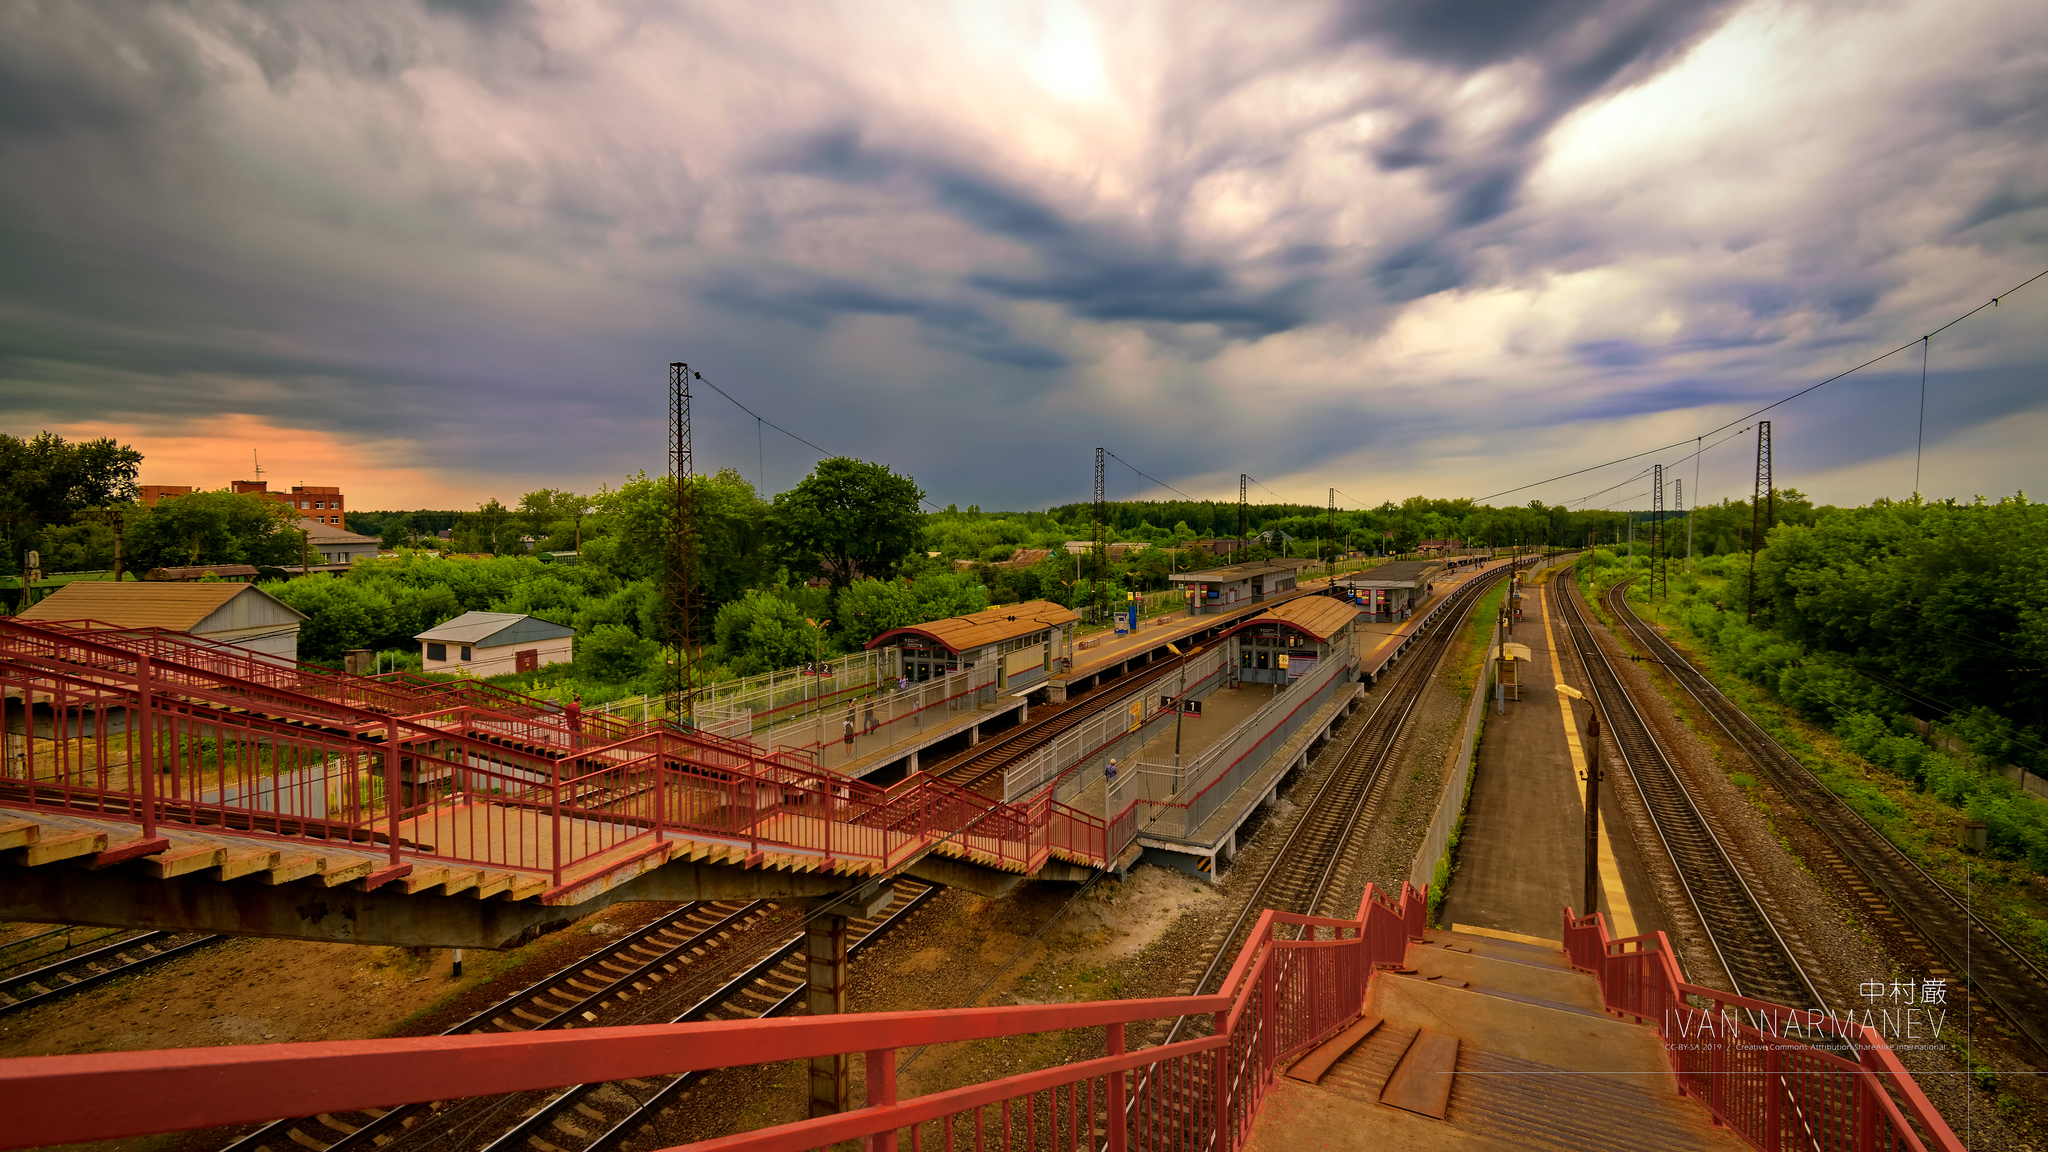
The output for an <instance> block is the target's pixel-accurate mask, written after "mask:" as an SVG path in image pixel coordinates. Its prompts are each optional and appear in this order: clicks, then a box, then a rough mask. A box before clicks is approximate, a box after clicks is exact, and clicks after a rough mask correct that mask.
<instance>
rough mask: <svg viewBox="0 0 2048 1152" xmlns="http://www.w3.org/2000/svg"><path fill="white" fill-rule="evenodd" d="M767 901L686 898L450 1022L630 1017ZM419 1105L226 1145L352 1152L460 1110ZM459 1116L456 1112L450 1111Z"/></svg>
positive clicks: (288, 1127) (550, 1022) (559, 1022)
mask: <svg viewBox="0 0 2048 1152" xmlns="http://www.w3.org/2000/svg"><path fill="white" fill-rule="evenodd" d="M773 908H774V905H772V904H768V903H766V902H765V901H759V900H757V901H752V902H740V901H708V902H702V903H691V904H685V905H683V906H682V907H681V908H678V909H676V910H674V911H672V912H670V913H668V914H666V915H664V916H661V917H659V918H658V919H656V920H655V921H654V922H653V923H650V924H648V925H646V926H644V927H641V928H639V929H636V930H634V931H633V932H630V933H628V934H627V935H626V936H624V937H622V938H621V939H619V940H617V941H615V942H613V943H612V944H611V946H610V947H608V948H606V949H605V950H603V951H601V952H599V953H597V954H595V955H592V956H587V957H585V958H583V959H581V960H578V961H576V962H575V963H573V964H570V965H568V966H566V967H564V968H561V969H559V970H557V971H555V972H553V973H550V974H549V975H547V976H545V977H543V978H541V979H540V980H539V981H538V982H536V983H534V984H532V985H529V986H528V987H526V988H523V989H521V990H520V991H518V992H515V993H513V994H512V995H511V996H508V997H506V998H505V999H503V1000H500V1001H499V1002H498V1003H496V1004H494V1005H492V1006H491V1007H489V1008H486V1009H484V1010H483V1011H482V1012H479V1013H478V1014H476V1015H475V1016H472V1017H470V1018H469V1019H467V1020H464V1021H462V1022H461V1023H459V1024H457V1025H455V1026H454V1027H452V1028H449V1029H446V1030H445V1031H444V1032H443V1033H442V1034H443V1035H446V1036H456V1035H462V1034H465V1033H471V1032H524V1031H541V1030H547V1029H554V1028H573V1027H578V1026H581V1025H586V1024H592V1023H597V1024H607V1025H608V1024H615V1023H631V1022H632V1021H629V1020H622V1019H617V1017H619V1016H620V1015H622V1014H625V1012H624V1010H625V1009H626V1007H627V1005H628V1004H630V1003H632V1002H633V1001H636V1000H645V999H649V998H657V997H658V995H659V992H660V991H661V989H660V985H661V984H663V983H668V982H672V981H674V980H676V979H678V978H681V977H685V976H688V975H690V974H691V973H690V972H689V971H688V970H689V969H690V968H691V967H692V966H693V965H694V964H696V963H697V962H698V961H699V958H700V957H702V956H703V955H704V954H705V953H707V952H708V951H709V950H711V949H712V948H714V947H716V946H717V945H718V944H719V942H720V941H722V940H724V939H725V938H726V937H729V936H731V935H733V934H735V933H737V932H740V931H744V930H745V929H746V928H748V927H750V926H751V925H752V924H753V923H754V922H755V921H757V920H759V919H760V918H761V917H763V916H765V915H767V914H768V913H769V912H770V911H771V910H772V909H773ZM459 1107H460V1106H459V1105H458V1106H457V1107H456V1108H450V1109H445V1110H442V1109H436V1108H435V1107H434V1106H432V1105H427V1104H416V1105H406V1106H402V1107H397V1108H389V1109H382V1110H366V1111H364V1112H361V1113H350V1114H346V1115H339V1116H333V1115H323V1116H312V1117H296V1118H290V1119H285V1120H278V1121H275V1122H274V1123H271V1124H267V1125H265V1126H264V1127H262V1128H259V1129H257V1130H256V1131H254V1132H251V1133H250V1134H248V1135H247V1136H244V1137H242V1138H241V1139H239V1140H236V1141H235V1142H234V1143H232V1144H230V1145H228V1146H227V1148H226V1149H225V1150H224V1152H261V1150H264V1149H267V1150H268V1152H306V1150H307V1149H315V1150H318V1152H346V1150H350V1149H362V1148H371V1147H375V1146H377V1145H378V1144H381V1143H383V1142H385V1141H386V1140H388V1139H391V1138H393V1137H395V1136H401V1135H404V1134H406V1133H407V1132H408V1131H410V1130H412V1129H414V1128H415V1127H417V1126H419V1125H420V1124H421V1122H422V1121H423V1120H427V1119H429V1118H438V1115H437V1114H447V1113H452V1112H454V1111H456V1110H457V1109H458V1108H459ZM450 1118H451V1119H452V1118H453V1117H452V1116H450Z"/></svg>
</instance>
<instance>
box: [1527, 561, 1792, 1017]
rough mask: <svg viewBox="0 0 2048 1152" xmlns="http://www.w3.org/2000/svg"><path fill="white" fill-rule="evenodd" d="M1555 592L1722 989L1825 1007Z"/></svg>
mask: <svg viewBox="0 0 2048 1152" xmlns="http://www.w3.org/2000/svg"><path fill="white" fill-rule="evenodd" d="M1560 587H1561V590H1562V592H1563V594H1562V595H1560V596H1558V597H1557V602H1558V607H1559V609H1560V612H1559V615H1561V616H1562V617H1563V618H1564V624H1565V633H1566V635H1568V636H1570V637H1571V643H1572V648H1573V650H1574V651H1575V652H1577V653H1578V657H1579V666H1580V667H1581V668H1582V669H1584V670H1585V674H1586V682H1587V685H1588V686H1589V687H1590V688H1591V689H1592V696H1593V700H1594V703H1595V706H1596V707H1598V708H1599V709H1600V719H1601V723H1602V727H1604V728H1605V729H1606V730H1607V734H1608V735H1610V736H1612V737H1613V739H1614V743H1615V745H1616V747H1618V748H1620V749H1621V761H1622V764H1623V766H1624V767H1626V768H1627V769H1628V774H1629V778H1630V779H1632V780H1634V781H1635V785H1636V791H1637V793H1638V794H1640V795H1641V796H1642V798H1643V807H1644V808H1645V809H1647V810H1648V812H1649V815H1650V825H1651V827H1653V828H1654V829H1656V832H1657V839H1658V840H1659V841H1660V842H1662V843H1663V845H1664V851H1665V853H1666V854H1667V855H1669V856H1670V857H1671V866H1672V870H1673V871H1674V872H1675V873H1676V875H1677V877H1678V884H1679V888H1680V890H1681V891H1682V892H1683V894H1684V896H1685V899H1686V902H1687V903H1688V904H1690V905H1691V906H1692V908H1693V911H1694V912H1695V913H1696V914H1697V915H1698V916H1699V920H1700V925H1701V927H1702V928H1704V929H1705V931H1706V936H1707V943H1708V944H1709V945H1710V946H1711V947H1712V948H1713V950H1714V956H1715V959H1716V960H1718V961H1719V963H1720V965H1721V970H1722V971H1723V972H1725V973H1727V975H1728V982H1729V984H1730V986H1731V987H1732V988H1733V990H1734V991H1735V992H1736V993H1737V994H1738V995H1742V996H1748V997H1751V998H1752V999H1757V1000H1767V1001H1770V1002H1771V1003H1774V1004H1790V1005H1804V1006H1807V1007H1813V1008H1819V1007H1823V1006H1825V1005H1826V1003H1827V1001H1826V1000H1825V998H1823V997H1822V996H1821V994H1820V992H1819V991H1818V990H1817V989H1816V988H1814V986H1813V981H1812V980H1811V979H1809V978H1808V977H1807V975H1806V970H1805V968H1803V967H1802V966H1801V965H1800V963H1799V960H1798V958H1797V957H1796V956H1794V955H1793V951H1792V949H1791V948H1790V947H1789V946H1788V945H1787V944H1786V943H1785V940H1784V938H1783V937H1782V936H1780V935H1779V934H1778V929H1777V926H1776V925H1774V924H1773V923H1772V922H1771V916H1770V912H1769V910H1768V909H1766V908H1765V907H1764V903H1763V901H1762V900H1761V899H1759V898H1758V897H1757V894H1756V893H1755V892H1754V891H1752V890H1751V889H1750V887H1749V883H1748V881H1746V880H1744V879H1743V878H1742V871H1741V869H1739V868H1737V867H1736V865H1735V861H1734V859H1733V857H1731V856H1730V855H1729V853H1728V849H1727V847H1726V846H1725V845H1723V844H1722V843H1721V839H1720V837H1719V836H1717V835H1715V834H1714V829H1713V826H1712V825H1711V824H1709V823H1708V822H1707V818H1706V815H1705V814H1704V813H1702V812H1701V811H1700V809H1699V806H1698V805H1697V804H1695V803H1694V802H1693V799H1692V796H1691V794H1690V793H1689V792H1687V790H1686V787H1685V784H1684V782H1683V781H1682V780H1680V779H1679V777H1678V772H1677V770H1676V769H1674V768H1673V767H1672V765H1671V760H1670V758H1669V757H1668V756H1666V755H1665V752H1664V748H1663V746H1662V745H1660V744H1659V743H1658V742H1657V737H1656V735H1655V733H1654V732H1653V731H1652V729H1651V728H1650V724H1649V722H1648V721H1647V720H1646V719H1644V717H1643V714H1642V713H1641V712H1640V711H1638V710H1637V708H1636V706H1635V701H1633V700H1631V699H1629V695H1628V690H1627V689H1626V688H1624V687H1623V686H1622V683H1621V677H1620V676H1619V675H1618V674H1616V672H1615V670H1614V665H1613V664H1612V663H1610V662H1609V661H1608V659H1607V653H1606V652H1605V651H1604V650H1603V649H1602V648H1601V647H1600V644H1599V641H1598V640H1597V639H1596V638H1595V637H1594V635H1593V633H1592V629H1591V628H1590V627H1588V625H1587V623H1586V618H1585V616H1584V614H1583V613H1582V611H1581V610H1580V608H1579V603H1578V587H1577V585H1576V583H1575V582H1570V581H1567V582H1565V583H1563V584H1562V585H1560Z"/></svg>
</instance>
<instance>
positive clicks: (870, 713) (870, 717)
mask: <svg viewBox="0 0 2048 1152" xmlns="http://www.w3.org/2000/svg"><path fill="white" fill-rule="evenodd" d="M861 719H862V720H863V721H865V723H864V724H863V725H862V727H861V735H863V736H873V735H874V734H875V698H874V697H873V696H870V697H868V704H867V712H866V714H865V715H863V716H862V717H861Z"/></svg>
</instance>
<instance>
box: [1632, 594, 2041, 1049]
mask: <svg viewBox="0 0 2048 1152" xmlns="http://www.w3.org/2000/svg"><path fill="white" fill-rule="evenodd" d="M1606 603H1607V608H1608V611H1609V613H1610V614H1611V615H1612V616H1613V618H1614V619H1615V620H1616V621H1618V622H1620V624H1621V625H1622V626H1623V627H1624V628H1626V629H1627V630H1628V634H1629V636H1630V638H1631V639H1633V640H1634V641H1635V642H1636V643H1637V644H1638V645H1640V646H1641V647H1642V649H1643V651H1644V653H1645V654H1646V655H1647V656H1648V657H1649V658H1651V659H1652V660H1655V661H1656V662H1657V663H1658V664H1659V666H1660V667H1662V668H1663V669H1664V671H1665V673H1666V674H1667V675H1669V676H1670V677H1671V678H1672V679H1673V680H1675V681H1677V683H1678V686H1679V687H1680V688H1682V689H1684V690H1685V692H1686V694H1687V695H1688V696H1690V697H1692V699H1693V701H1694V702H1695V703H1697V704H1698V705H1699V708H1700V711H1702V712H1704V713H1705V714H1706V715H1707V716H1709V717H1711V718H1712V719H1713V721H1714V723H1715V724H1717V725H1718V726H1719V727H1720V729H1721V731H1722V732H1724V733H1725V734H1726V735H1727V737H1728V739H1729V741H1730V743H1732V744H1734V745H1735V747H1736V748H1738V749H1739V750H1741V752H1742V753H1743V754H1744V755H1746V756H1747V757H1748V758H1749V760H1750V762H1751V763H1752V764H1753V765H1755V767H1756V769H1757V772H1758V773H1759V774H1760V775H1762V776H1763V777H1764V778H1765V779H1768V780H1769V781H1770V782H1771V784H1772V786H1773V787H1775V788H1776V789H1777V790H1778V792H1779V794H1780V795H1783V796H1784V797H1785V798H1786V799H1787V800H1790V801H1791V802H1792V803H1793V805H1795V806H1796V807H1797V808H1798V809H1799V810H1800V812H1801V813H1803V814H1804V815H1805V816H1806V817H1807V819H1808V820H1810V821H1811V822H1812V824H1813V826H1814V827H1815V828H1817V829H1819V831H1820V833H1821V835H1822V836H1823V837H1824V838H1825V839H1826V840H1827V842H1828V844H1829V846H1831V847H1832V848H1833V849H1834V851H1835V852H1836V853H1837V854H1839V856H1840V860H1839V861H1836V862H1830V861H1822V862H1818V863H1821V864H1823V865H1824V866H1826V865H1838V866H1839V867H1840V868H1841V869H1843V870H1850V871H1852V874H1851V875H1850V876H1848V877H1846V879H1848V880H1850V881H1851V883H1850V884H1849V885H1848V886H1849V888H1850V890H1851V892H1852V893H1854V894H1855V895H1856V897H1857V898H1858V899H1859V900H1861V901H1863V902H1865V903H1866V904H1868V905H1873V906H1874V908H1873V910H1874V911H1877V912H1880V913H1884V914H1886V917H1887V918H1889V919H1895V920H1896V919H1902V920H1903V921H1904V923H1905V924H1906V925H1907V926H1908V927H1909V931H1908V933H1906V934H1907V935H1908V936H1910V937H1914V938H1917V943H1918V946H1919V947H1920V948H1921V949H1924V950H1926V952H1927V954H1928V955H1929V956H1931V957H1934V958H1938V959H1939V960H1942V961H1945V962H1946V964H1947V965H1948V968H1949V970H1950V971H1952V972H1955V973H1960V974H1961V977H1962V979H1963V980H1964V981H1965V982H1966V983H1967V985H1968V987H1969V988H1970V989H1971V990H1972V991H1974V992H1975V993H1976V994H1977V995H1978V996H1979V997H1981V998H1982V999H1983V1000H1984V1001H1985V1002H1986V1003H1988V1004H1990V1005H1991V1007H1992V1008H1993V1009H1995V1010H1996V1011H1997V1012H1998V1013H1999V1014H2000V1015H2002V1016H2004V1017H2005V1018H2006V1019H2007V1020H2008V1021H2010V1022H2011V1023H2012V1025H2013V1027H2014V1028H2016V1029H2017V1030H2018V1031H2019V1032H2020V1034H2021V1035H2024V1036H2025V1037H2026V1038H2027V1039H2028V1040H2029V1041H2031V1042H2032V1043H2033V1045H2034V1046H2035V1047H2036V1048H2038V1049H2040V1050H2041V1051H2042V1052H2048V974H2044V973H2043V972H2042V970H2041V969H2040V968H2039V967H2038V966H2036V965H2035V964H2034V963H2033V962H2032V961H2031V960H2029V959H2028V958H2027V957H2026V956H2025V955H2023V954H2021V952H2020V951H2019V950H2018V949H2017V948H2015V947H2013V945H2012V944H2011V943H2010V942H2009V941H2007V940H2006V939H2005V938H2004V937H2003V936H2000V935H1999V934H1998V932H1997V931H1996V930H1995V929H1993V928H1992V927H1991V926H1989V925H1987V924H1985V923H1984V922H1983V920H1982V919H1981V918H1979V917H1978V916H1977V915H1976V913H1975V912H1974V911H1973V910H1972V909H1971V908H1970V905H1969V902H1968V901H1967V900H1965V899H1964V898H1963V897H1962V896H1961V895H1959V894H1958V893H1956V892H1955V891H1954V890H1953V889H1951V888H1949V887H1948V886H1947V885H1945V884H1943V883H1942V882H1941V881H1939V880H1936V879H1935V878H1934V877H1933V876H1931V875H1929V874H1928V873H1927V871H1926V870H1925V869H1923V868H1921V867H1920V865H1918V864H1917V863H1915V862H1914V861H1913V860H1912V859H1911V858H1909V857H1908V856H1907V855H1906V854H1905V853H1903V852H1901V851H1899V849H1898V848H1897V846H1895V845H1894V844H1893V843H1892V842H1891V841H1890V840H1888V839H1886V838H1885V835H1884V833H1882V832H1879V831H1878V830H1877V829H1876V828H1875V827H1873V826H1872V825H1871V824H1870V822H1869V821H1868V820H1865V819H1864V818H1863V814H1862V813H1860V812H1858V811H1856V810H1855V809H1854V808H1851V807H1849V805H1847V804H1845V803H1843V802H1842V800H1841V798H1840V797H1838V796H1836V795H1835V794H1834V793H1833V792H1830V791H1828V789H1827V786H1826V785H1825V784H1822V783H1821V782H1820V780H1819V779H1818V778H1817V777H1816V776H1815V775H1814V774H1813V772H1812V770H1810V769H1809V768H1807V767H1806V765H1805V764H1803V763H1801V762H1800V760H1799V758H1798V757H1796V756H1794V755H1792V754H1791V753H1790V752H1788V751H1786V750H1785V747H1784V745H1782V744H1779V743H1778V741H1777V739H1776V738H1774V737H1773V736H1772V735H1771V734H1770V733H1768V732H1766V731H1764V729H1763V727H1762V726H1761V725H1759V724H1757V722H1756V721H1754V720H1752V719H1750V717H1749V714H1748V713H1747V712H1744V711H1743V710H1742V708H1741V707H1739V706H1738V705H1737V704H1736V703H1735V702H1734V701H1732V700H1730V699H1728V697H1727V696H1725V695H1724V694H1722V692H1721V690H1720V689H1719V688H1717V687H1715V686H1714V682H1713V681H1712V680H1709V679H1708V678H1707V677H1706V676H1705V674H1703V673H1702V672H1700V670H1699V668H1698V667H1697V666H1696V665H1694V664H1693V662H1692V660H1691V659H1690V658H1689V657H1688V656H1687V655H1686V654H1685V653H1684V652H1682V651H1680V650H1679V649H1678V647H1677V646H1675V645H1673V644H1672V643H1671V642H1670V641H1668V640H1666V639H1665V638H1664V637H1663V636H1662V635H1661V634H1660V633H1659V632H1658V631H1657V630H1656V629H1655V628H1653V627H1651V626H1650V625H1649V624H1648V623H1647V622H1645V621H1644V620H1643V619H1642V618H1641V617H1640V616H1638V615H1636V612H1635V609H1634V608H1632V607H1631V606H1630V605H1629V603H1628V600H1627V597H1626V594H1625V593H1624V592H1619V591H1612V590H1610V592H1609V593H1608V596H1607V601H1606ZM1873 889H1874V890H1875V891H1874V892H1873V891H1872V890H1873ZM1887 905H1889V906H1888V907H1887ZM1959 928H1960V930H1958V929H1959Z"/></svg>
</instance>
